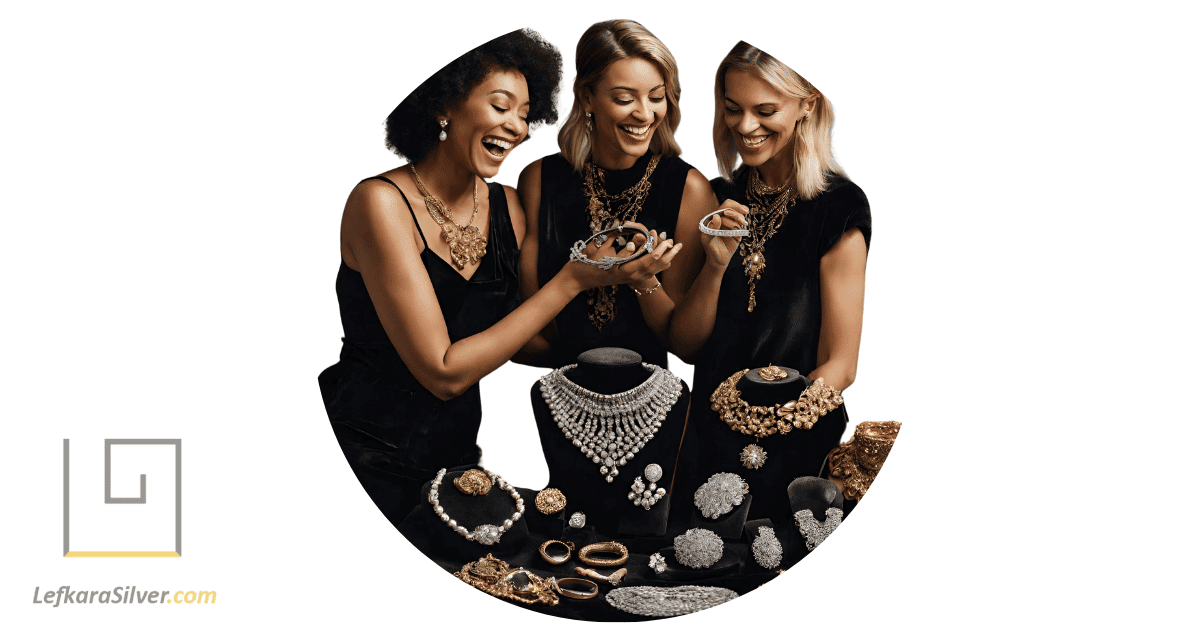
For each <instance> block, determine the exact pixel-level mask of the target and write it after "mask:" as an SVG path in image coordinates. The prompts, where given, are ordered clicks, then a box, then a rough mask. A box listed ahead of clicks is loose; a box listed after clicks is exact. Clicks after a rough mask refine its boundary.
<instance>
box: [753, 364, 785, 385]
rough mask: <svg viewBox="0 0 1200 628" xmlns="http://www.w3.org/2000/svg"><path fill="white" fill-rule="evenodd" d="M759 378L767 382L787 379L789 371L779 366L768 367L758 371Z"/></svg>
mask: <svg viewBox="0 0 1200 628" xmlns="http://www.w3.org/2000/svg"><path fill="white" fill-rule="evenodd" d="M758 376H759V377H761V378H763V379H765V380H767V381H768V382H774V381H777V380H781V379H787V376H788V374H787V371H785V370H783V369H781V368H779V367H778V366H767V367H765V368H761V369H758Z"/></svg>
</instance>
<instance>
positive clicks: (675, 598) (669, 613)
mask: <svg viewBox="0 0 1200 628" xmlns="http://www.w3.org/2000/svg"><path fill="white" fill-rule="evenodd" d="M737 596H738V594H737V593H735V592H733V591H731V590H729V589H724V588H721V587H699V586H694V585H688V586H683V587H621V588H619V589H613V590H612V591H609V592H608V595H605V596H604V599H605V600H606V601H607V602H608V604H609V605H610V606H612V607H613V608H616V609H620V610H623V611H625V612H626V613H632V614H634V615H645V616H647V617H676V616H678V615H687V614H688V613H694V612H696V611H702V610H704V609H706V608H712V607H714V606H717V605H718V604H724V603H725V602H728V601H729V600H732V599H734V598H736V597H737Z"/></svg>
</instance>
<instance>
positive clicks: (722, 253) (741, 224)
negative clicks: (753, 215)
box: [699, 200, 750, 268]
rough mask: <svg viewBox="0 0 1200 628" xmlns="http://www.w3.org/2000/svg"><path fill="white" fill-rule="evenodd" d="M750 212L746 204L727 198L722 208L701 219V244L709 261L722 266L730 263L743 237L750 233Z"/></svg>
mask: <svg viewBox="0 0 1200 628" xmlns="http://www.w3.org/2000/svg"><path fill="white" fill-rule="evenodd" d="M749 213H750V210H749V208H747V207H746V206H745V205H742V204H741V203H738V202H737V201H734V200H727V201H725V202H724V203H722V204H721V208H720V209H718V210H717V211H715V212H713V213H710V214H708V215H707V216H705V217H704V219H703V220H701V221H700V225H699V227H700V233H701V236H700V244H701V246H703V247H704V254H705V256H706V257H707V258H708V263H710V264H718V265H720V266H721V267H722V268H724V267H726V266H728V265H729V262H730V260H732V259H733V255H734V253H736V252H737V250H738V246H739V245H740V244H741V237H742V236H745V235H747V234H749V233H750V231H749V220H748V218H747V216H748V214H749ZM721 236H729V237H721Z"/></svg>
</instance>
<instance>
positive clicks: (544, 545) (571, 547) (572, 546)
mask: <svg viewBox="0 0 1200 628" xmlns="http://www.w3.org/2000/svg"><path fill="white" fill-rule="evenodd" d="M555 543H558V544H559V545H562V546H563V547H565V548H567V555H566V556H563V557H562V558H555V557H553V556H551V555H550V554H548V553H546V548H548V547H550V546H551V545H554V544H555ZM574 550H575V544H574V543H572V542H570V541H560V540H558V539H550V540H549V541H546V542H545V543H542V546H541V547H539V548H538V553H539V554H541V555H542V558H544V559H545V560H546V562H548V563H550V564H551V565H561V564H563V563H565V562H567V561H568V560H571V552H572V551H574Z"/></svg>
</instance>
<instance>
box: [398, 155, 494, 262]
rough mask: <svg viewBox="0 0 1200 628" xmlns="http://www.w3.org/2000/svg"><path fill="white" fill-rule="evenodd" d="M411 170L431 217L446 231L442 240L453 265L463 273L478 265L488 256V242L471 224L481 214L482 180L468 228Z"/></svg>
mask: <svg viewBox="0 0 1200 628" xmlns="http://www.w3.org/2000/svg"><path fill="white" fill-rule="evenodd" d="M408 169H409V170H411V171H412V175H413V179H415V180H416V182H417V189H418V190H420V191H421V195H422V196H424V197H425V209H427V210H429V215H430V216H433V219H434V220H436V221H437V224H438V226H439V227H441V228H442V240H445V242H446V244H449V245H450V261H451V262H452V263H453V264H454V267H455V268H457V269H459V270H462V269H464V268H466V267H467V264H471V265H475V264H478V263H479V260H480V259H483V256H484V255H485V254H486V253H487V238H486V237H484V236H483V234H481V233H480V231H479V227H476V226H473V225H472V224H471V223H473V222H475V216H476V215H478V214H479V180H478V179H475V187H474V188H473V189H472V191H471V219H470V220H468V221H467V224H465V225H460V224H458V223H456V222H454V212H452V211H450V208H448V207H446V204H445V203H443V202H442V199H440V198H438V197H436V196H434V195H433V194H432V193H430V191H429V190H427V189H425V183H423V182H422V181H421V177H419V176H417V167H416V166H414V165H413V164H411V163H410V164H408Z"/></svg>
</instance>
